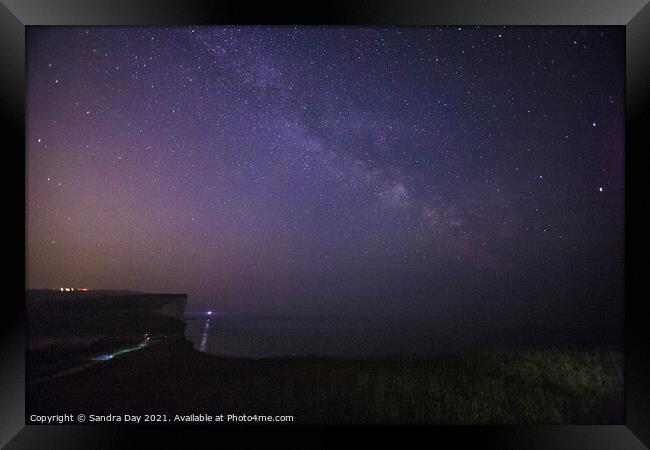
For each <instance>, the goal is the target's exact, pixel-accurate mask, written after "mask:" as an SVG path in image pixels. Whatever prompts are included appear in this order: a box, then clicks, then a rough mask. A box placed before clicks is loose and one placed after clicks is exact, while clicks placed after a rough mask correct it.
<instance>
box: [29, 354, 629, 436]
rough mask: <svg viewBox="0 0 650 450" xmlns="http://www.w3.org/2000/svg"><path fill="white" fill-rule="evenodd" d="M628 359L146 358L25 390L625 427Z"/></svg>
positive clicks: (93, 403)
mask: <svg viewBox="0 0 650 450" xmlns="http://www.w3.org/2000/svg"><path fill="white" fill-rule="evenodd" d="M623 367H624V364H623V356H622V355H621V354H620V353H617V352H599V351H590V352H583V351H512V352H510V351H509V352H485V353H474V354H464V355H439V356H433V357H428V358H382V359H343V358H340V359H339V358H282V359H280V358H273V359H259V360H254V359H236V358H220V357H215V356H211V355H207V354H203V353H199V352H196V351H195V350H193V349H192V348H191V346H189V345H188V343H186V342H185V343H174V344H171V343H169V344H167V343H165V344H163V345H158V346H152V347H150V348H146V349H144V350H142V351H138V352H134V353H130V354H127V355H124V356H123V357H120V358H116V359H115V360H112V361H108V362H106V363H105V364H104V363H102V364H98V365H96V366H93V367H92V368H89V369H88V370H85V371H83V372H81V373H77V374H74V375H69V376H65V377H61V378H58V379H55V380H52V381H49V382H47V383H41V384H37V385H34V386H28V389H27V390H28V398H27V400H28V412H32V413H48V412H56V411H62V410H65V411H68V412H73V413H75V412H83V413H85V414H108V413H113V414H127V413H128V414H152V413H165V414H168V415H170V414H171V415H172V416H173V415H174V414H192V413H194V414H199V413H204V414H212V415H217V414H265V415H266V414H268V415H276V414H282V415H293V416H294V423H433V424H583V423H584V424H587V423H622V422H623V413H624V408H623V399H624V396H623V389H624V381H623Z"/></svg>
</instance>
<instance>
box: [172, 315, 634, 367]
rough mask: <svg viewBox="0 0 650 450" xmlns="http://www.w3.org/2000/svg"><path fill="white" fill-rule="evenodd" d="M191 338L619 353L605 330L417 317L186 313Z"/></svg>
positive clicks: (397, 348) (322, 349) (201, 345)
mask: <svg viewBox="0 0 650 450" xmlns="http://www.w3.org/2000/svg"><path fill="white" fill-rule="evenodd" d="M184 320H185V322H186V324H187V325H186V329H185V335H186V337H187V338H188V339H189V340H191V341H192V342H193V343H194V347H195V348H196V349H197V350H199V351H202V352H207V353H211V354H214V355H220V356H229V357H247V358H269V357H292V356H331V357H382V356H427V355H433V354H440V353H463V352H473V351H485V350H514V349H531V350H532V349H599V350H601V349H608V350H622V348H623V334H622V331H621V330H619V329H618V328H617V327H608V326H606V325H603V324H600V325H593V324H587V325H578V324H575V325H573V326H566V325H558V324H556V323H548V324H537V325H536V326H535V327H534V328H531V326H530V325H529V324H526V325H524V324H521V325H519V326H517V325H514V326H504V325H503V324H500V325H498V326H495V325H494V324H491V325H490V324H487V325H483V326H478V325H477V324H468V323H453V322H451V323H450V322H449V321H441V323H436V321H435V320H425V319H417V318H415V319H414V318H408V319H404V318H402V319H399V318H388V317H383V318H364V317H340V316H325V317H323V316H318V317H317V316H255V315H211V316H207V315H202V314H197V315H187V316H186V317H185V319H184Z"/></svg>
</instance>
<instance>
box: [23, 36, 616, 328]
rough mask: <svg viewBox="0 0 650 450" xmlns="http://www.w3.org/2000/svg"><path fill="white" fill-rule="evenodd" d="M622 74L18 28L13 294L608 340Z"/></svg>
mask: <svg viewBox="0 0 650 450" xmlns="http://www.w3.org/2000/svg"><path fill="white" fill-rule="evenodd" d="M624 75H625V73H624V30H623V29H622V28H620V27H602V28H599V27H465V26H460V27H456V26H454V27H388V28H377V27H366V28H360V27H213V26H195V27H170V28H164V27H28V30H27V76H28V80H27V81H28V82H27V105H26V107H27V124H26V126H27V134H26V161H27V185H26V189H27V192H26V216H27V230H26V231H27V253H26V255H27V261H26V263H27V268H26V271H27V282H28V287H56V286H77V287H87V288H96V289H137V290H144V291H157V292H159V291H163V292H187V293H188V294H189V295H190V300H189V302H188V309H192V308H195V309H201V308H210V309H215V310H217V311H224V312H244V313H290V314H413V315H416V316H420V317H426V315H432V316H433V315H435V316H436V317H442V316H445V315H448V316H449V317H452V316H453V317H456V318H458V317H468V316H471V315H480V316H481V317H484V318H486V319H484V320H494V318H496V317H501V318H503V317H507V318H510V319H509V320H513V321H514V320H523V319H524V318H528V320H537V321H542V320H545V321H552V320H562V319H563V318H564V319H566V318H567V317H569V318H571V320H582V319H584V320H585V321H593V323H600V322H598V321H599V320H601V319H603V320H609V321H616V320H622V319H621V318H622V308H623V256H624V255H623V237H624V235H623V225H624V209H623V193H624V173H623V162H624ZM581 318H582V319H581ZM566 320H568V319H566ZM585 323H587V322H585ZM589 323H592V322H589Z"/></svg>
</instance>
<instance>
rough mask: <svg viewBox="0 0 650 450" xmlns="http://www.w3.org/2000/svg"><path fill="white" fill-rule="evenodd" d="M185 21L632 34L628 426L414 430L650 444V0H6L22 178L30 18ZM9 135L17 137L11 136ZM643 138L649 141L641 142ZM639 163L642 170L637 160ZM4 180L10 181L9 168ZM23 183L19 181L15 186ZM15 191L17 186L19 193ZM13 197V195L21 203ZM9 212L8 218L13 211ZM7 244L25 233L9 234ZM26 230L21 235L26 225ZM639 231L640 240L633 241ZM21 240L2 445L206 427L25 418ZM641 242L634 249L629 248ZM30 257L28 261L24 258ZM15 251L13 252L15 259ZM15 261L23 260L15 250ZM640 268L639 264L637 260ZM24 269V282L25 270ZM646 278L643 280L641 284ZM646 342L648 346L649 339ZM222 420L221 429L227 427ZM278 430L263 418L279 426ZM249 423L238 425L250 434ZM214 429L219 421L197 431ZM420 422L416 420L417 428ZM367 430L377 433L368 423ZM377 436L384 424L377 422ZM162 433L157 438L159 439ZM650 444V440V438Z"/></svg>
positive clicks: (127, 437)
mask: <svg viewBox="0 0 650 450" xmlns="http://www.w3.org/2000/svg"><path fill="white" fill-rule="evenodd" d="M182 24H291V25H295V24H321V25H326V24H336V25H371V24H373V25H374V24H381V25H618V26H623V27H625V33H626V159H625V170H626V195H625V209H626V226H625V235H626V244H625V245H626V248H625V251H626V259H625V260H626V284H625V285H626V298H625V301H626V350H625V356H626V367H625V381H626V403H625V408H626V418H625V424H624V425H594V426H513V427H496V426H468V427H465V426H456V427H435V426H432V427H425V428H422V427H417V428H416V430H417V431H418V433H422V432H424V433H426V434H427V440H429V441H430V442H435V441H437V440H438V439H442V438H451V439H453V440H454V442H456V443H455V444H454V446H462V445H463V444H468V443H471V444H475V445H477V444H480V446H481V447H488V448H526V449H536V448H540V449H541V448H544V449H546V448H558V449H559V448H562V449H636V448H646V447H645V446H647V445H650V426H649V424H650V382H649V381H648V380H650V372H649V369H648V361H650V352H649V351H648V346H647V342H648V339H647V337H645V327H644V323H643V322H644V319H645V317H646V316H644V315H643V314H641V311H642V307H643V303H644V301H645V299H644V298H643V297H641V296H639V295H637V292H636V291H635V290H634V289H633V286H632V284H631V281H632V280H635V281H637V280H639V278H640V276H639V275H640V269H639V268H638V267H639V266H638V265H636V266H635V265H634V264H632V259H631V257H632V254H633V253H634V254H642V249H641V248H639V245H640V244H639V242H638V236H639V235H638V233H634V232H633V227H632V222H631V210H632V209H633V204H634V202H633V199H634V198H635V197H637V196H640V197H642V195H641V194H636V195H634V193H635V192H636V191H637V186H638V185H639V184H638V182H636V181H635V180H638V179H639V178H637V177H635V176H634V172H635V170H643V168H640V167H639V164H637V161H638V160H639V158H640V156H637V155H642V154H643V150H646V151H647V143H648V142H650V139H649V138H648V129H649V128H650V127H648V126H647V125H648V124H650V121H649V119H650V108H649V105H650V102H649V96H650V83H649V82H648V81H649V80H650V5H649V4H648V0H617V1H612V0H610V1H607V0H570V1H560V0H547V1H545V2H540V1H534V0H491V1H484V0H473V1H472V0H454V1H435V2H434V1H426V0H401V1H385V0H375V1H362V0H347V1H344V0H343V1H332V2H327V3H312V2H303V3H302V4H300V5H291V6H285V7H280V5H279V4H278V3H276V2H266V3H261V4H254V3H251V2H248V1H244V0H238V1H232V0H229V1H220V2H215V1H203V0H183V1H179V0H104V1H102V0H2V1H1V2H0V54H1V55H2V58H1V59H0V61H1V62H0V67H1V79H2V83H1V84H0V101H1V104H2V107H1V114H2V119H3V120H2V122H3V123H4V124H5V125H6V126H7V129H8V132H7V133H6V134H5V135H4V138H5V142H10V143H11V144H9V145H8V146H7V147H5V155H12V156H13V158H12V162H11V163H7V162H6V161H5V164H7V165H6V166H5V172H11V173H13V174H14V175H16V176H17V178H18V180H16V181H15V182H16V183H21V182H22V183H23V185H24V183H25V178H24V176H25V175H24V174H25V170H24V169H25V167H24V138H25V126H24V125H25V97H24V87H25V27H26V26H30V25H182ZM7 138H9V139H7ZM643 144H646V146H645V147H644V145H643ZM635 164H636V167H635ZM3 179H4V180H5V182H7V181H6V179H7V176H4V177H3ZM13 190H16V188H15V187H14V188H13V189H12V191H13ZM12 191H10V192H12ZM12 195H13V196H14V198H13V199H12V205H11V206H12V207H15V208H16V209H17V210H18V211H21V210H22V216H21V213H20V212H18V213H16V214H15V215H14V216H13V217H23V218H24V217H25V215H24V207H25V203H24V200H25V198H24V197H23V198H19V196H18V195H17V194H12ZM14 202H15V203H14ZM6 217H9V216H6ZM8 222H10V223H8V225H9V229H10V230H11V231H13V232H15V235H16V236H18V235H19V233H21V232H22V233H25V226H26V223H25V222H24V221H21V220H15V219H11V220H9V221H8ZM6 233H7V234H6V235H5V241H10V242H14V243H16V244H17V243H18V242H20V239H19V238H17V237H13V235H12V234H9V230H7V231H6ZM23 236H24V234H23ZM632 236H634V237H635V241H634V245H633V244H632ZM24 250H25V248H24V246H20V244H17V245H16V253H15V256H14V255H11V256H7V257H6V261H11V262H10V263H9V265H10V266H12V267H14V268H15V269H16V270H17V272H18V274H17V275H16V276H15V277H13V280H14V281H13V285H12V287H13V288H14V289H15V291H14V290H10V289H9V288H7V289H5V291H6V296H5V298H4V306H3V313H2V314H1V315H0V317H2V320H3V323H2V327H1V328H0V329H1V330H2V343H1V346H0V348H1V349H2V352H1V353H0V360H1V361H2V367H3V368H2V373H1V377H0V399H1V400H0V402H1V403H2V406H1V407H0V408H1V411H0V413H1V414H2V416H1V417H0V445H7V448H52V447H53V446H54V447H56V448H127V447H130V446H138V447H139V448H148V447H150V446H157V445H155V444H153V445H152V442H153V441H157V442H165V443H167V444H168V445H169V444H172V443H173V442H174V441H176V440H178V439H180V440H181V441H180V442H183V444H185V445H186V444H187V442H186V441H187V439H193V438H195V437H196V436H197V434H196V431H197V430H196V428H195V427H183V428H176V429H173V430H172V429H168V428H162V427H155V428H154V429H152V428H147V427H133V426H132V427H124V426H122V427H112V426H94V425H92V426H91V425H85V426H74V425H72V426H63V425H25V396H24V393H25V381H24V372H25V368H24V349H25V345H24V318H25V313H24V302H23V300H24V288H25V283H24V280H25V272H24V264H23V266H22V268H21V265H20V264H19V263H18V262H16V261H21V259H22V260H23V262H24V254H25V252H24ZM632 250H634V252H632ZM21 257H22V258H21ZM10 258H11V259H10ZM14 258H15V259H14ZM635 267H636V268H635ZM21 271H22V273H23V278H22V279H23V285H22V286H19V283H20V282H19V280H21V277H20V272H21ZM637 282H638V281H637ZM644 344H646V345H644ZM216 428H218V432H219V433H224V432H225V431H224V430H226V428H224V427H216ZM279 428H280V427H266V428H265V430H266V432H268V430H276V429H279ZM249 429H250V427H245V429H243V430H242V428H241V427H229V428H228V429H227V431H228V432H229V433H230V432H231V431H232V430H234V431H244V433H243V434H247V433H246V430H249ZM200 430H201V431H205V432H215V431H217V430H215V427H213V428H209V427H208V428H206V427H203V428H201V429H200ZM411 430H412V431H413V427H411ZM367 431H370V430H367ZM372 434H374V435H375V436H377V435H379V436H381V435H383V431H382V432H378V431H375V429H373V430H372ZM152 440H153V441H152ZM644 444H645V445H644Z"/></svg>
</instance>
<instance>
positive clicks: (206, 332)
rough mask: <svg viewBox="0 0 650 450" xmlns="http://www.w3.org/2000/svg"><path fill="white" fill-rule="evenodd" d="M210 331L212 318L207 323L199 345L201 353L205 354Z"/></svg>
mask: <svg viewBox="0 0 650 450" xmlns="http://www.w3.org/2000/svg"><path fill="white" fill-rule="evenodd" d="M209 331H210V318H209V317H208V319H207V320H206V321H205V325H204V326H203V333H202V334H201V343H200V344H199V351H200V352H204V351H205V349H206V347H207V345H208V335H209Z"/></svg>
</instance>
